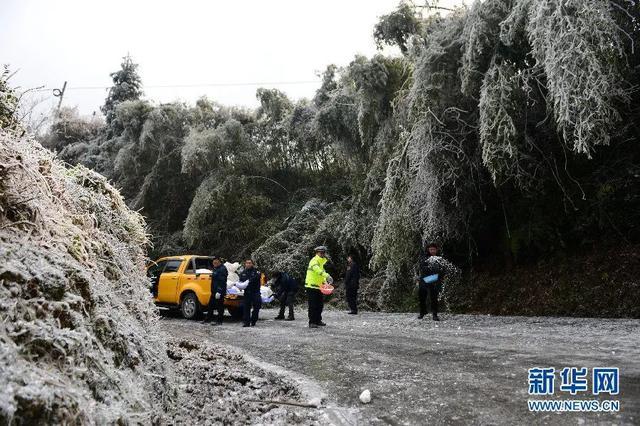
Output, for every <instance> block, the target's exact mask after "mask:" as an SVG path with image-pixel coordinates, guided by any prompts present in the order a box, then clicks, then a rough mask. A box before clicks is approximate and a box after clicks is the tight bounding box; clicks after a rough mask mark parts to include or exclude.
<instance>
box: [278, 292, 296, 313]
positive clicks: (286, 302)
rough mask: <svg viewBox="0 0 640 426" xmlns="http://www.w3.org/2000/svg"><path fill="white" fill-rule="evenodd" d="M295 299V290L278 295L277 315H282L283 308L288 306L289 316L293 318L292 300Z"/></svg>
mask: <svg viewBox="0 0 640 426" xmlns="http://www.w3.org/2000/svg"><path fill="white" fill-rule="evenodd" d="M295 300H296V292H295V291H288V292H286V293H283V294H282V296H280V313H279V314H278V316H279V317H284V310H285V309H286V308H287V307H288V308H289V318H293V302H295Z"/></svg>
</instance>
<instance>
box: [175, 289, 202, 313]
mask: <svg viewBox="0 0 640 426" xmlns="http://www.w3.org/2000/svg"><path fill="white" fill-rule="evenodd" d="M180 310H181V311H182V316H183V317H184V318H186V319H196V318H198V317H199V316H200V313H201V307H200V302H199V301H198V298H197V297H196V295H195V293H187V294H185V295H184V296H182V300H181V301H180Z"/></svg>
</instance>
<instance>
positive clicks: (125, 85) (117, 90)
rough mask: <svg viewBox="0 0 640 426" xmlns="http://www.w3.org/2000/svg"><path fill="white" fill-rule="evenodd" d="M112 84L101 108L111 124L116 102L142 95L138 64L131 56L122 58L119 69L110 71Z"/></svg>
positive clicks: (138, 97) (132, 99)
mask: <svg viewBox="0 0 640 426" xmlns="http://www.w3.org/2000/svg"><path fill="white" fill-rule="evenodd" d="M111 80H113V86H112V87H111V88H110V89H109V94H108V95H107V98H106V99H105V101H104V106H102V108H101V110H102V112H103V113H104V115H105V117H106V120H107V124H111V121H112V120H113V118H114V115H115V110H116V107H117V106H118V104H120V103H121V102H124V101H135V100H138V99H140V96H142V79H141V78H140V75H139V74H138V64H136V63H134V62H133V59H132V58H131V56H129V55H127V56H125V57H124V58H122V63H121V64H120V69H119V70H118V71H115V72H113V73H111Z"/></svg>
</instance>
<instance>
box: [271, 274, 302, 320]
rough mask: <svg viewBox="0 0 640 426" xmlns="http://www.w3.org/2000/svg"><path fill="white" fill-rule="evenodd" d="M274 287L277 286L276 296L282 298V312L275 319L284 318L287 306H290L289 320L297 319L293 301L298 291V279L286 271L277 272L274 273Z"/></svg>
mask: <svg viewBox="0 0 640 426" xmlns="http://www.w3.org/2000/svg"><path fill="white" fill-rule="evenodd" d="M273 278H274V283H273V285H274V287H275V288H276V298H277V299H278V300H280V313H279V314H278V316H277V317H275V319H277V320H283V319H285V317H284V310H285V308H287V307H288V308H289V316H288V317H287V318H286V320H287V321H293V320H295V317H294V315H293V303H294V301H295V299H296V293H298V281H296V279H295V278H292V277H290V276H289V274H287V273H286V272H276V273H274V274H273Z"/></svg>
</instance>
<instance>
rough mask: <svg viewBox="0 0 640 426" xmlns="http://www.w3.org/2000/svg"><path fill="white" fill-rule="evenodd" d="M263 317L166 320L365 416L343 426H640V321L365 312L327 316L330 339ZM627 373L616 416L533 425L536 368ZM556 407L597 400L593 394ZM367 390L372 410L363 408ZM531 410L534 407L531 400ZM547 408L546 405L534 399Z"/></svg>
mask: <svg viewBox="0 0 640 426" xmlns="http://www.w3.org/2000/svg"><path fill="white" fill-rule="evenodd" d="M304 314H305V313H304V312H300V313H298V319H297V320H296V321H294V322H284V321H274V320H273V319H272V318H273V317H274V316H275V315H276V312H275V311H273V310H263V311H261V321H260V322H258V325H257V326H256V327H252V328H241V324H240V323H239V322H234V321H232V320H230V319H229V321H228V322H227V323H225V324H224V325H223V326H222V327H216V326H212V325H210V324H201V323H200V322H195V321H187V320H183V319H181V318H177V317H175V316H169V317H167V316H165V317H164V318H163V323H162V324H163V326H164V328H165V329H166V330H167V332H168V333H169V334H171V335H172V336H189V337H194V338H196V339H203V340H208V341H210V342H213V343H218V344H223V345H226V346H231V347H234V348H237V349H239V350H240V351H242V352H244V353H248V354H250V355H251V356H252V357H253V358H256V359H258V360H260V361H264V362H266V363H269V364H272V365H275V366H277V367H276V368H280V369H281V370H282V372H283V373H285V374H289V373H291V374H295V375H296V376H297V377H304V378H306V380H309V381H310V382H313V383H314V385H319V388H321V389H322V390H323V391H324V393H325V395H326V399H327V401H326V404H328V405H329V406H331V405H334V406H340V407H353V408H358V410H357V411H356V414H355V416H352V417H351V418H349V417H342V418H341V419H337V418H336V419H334V422H335V423H358V424H373V425H383V424H391V425H400V424H411V425H414V424H461V425H462V424H505V425H507V424H508V425H513V424H524V423H527V424H595V423H598V424H618V425H621V424H640V320H615V319H585V318H551V317H494V316H473V315H442V319H443V321H441V322H439V323H436V322H434V321H431V320H430V319H426V318H425V319H424V320H418V319H417V318H416V316H415V315H413V314H395V313H392V314H390V313H373V312H364V313H362V314H360V315H357V316H353V315H347V314H345V313H343V312H339V311H329V312H326V311H325V314H324V320H325V321H326V322H327V323H328V326H327V327H323V328H319V329H309V328H308V327H307V322H306V318H305V315H304ZM570 366H575V367H588V368H589V371H591V368H593V367H619V368H620V389H621V392H620V395H617V396H613V397H609V396H608V395H607V396H606V397H604V398H603V397H602V396H600V398H601V399H617V400H619V401H620V405H621V409H620V412H618V413H613V414H612V413H531V412H529V411H528V407H527V400H528V399H530V396H529V395H528V393H527V392H528V379H527V370H528V369H529V368H532V367H555V368H556V370H559V369H562V368H563V367H570ZM559 380H560V379H559V377H557V378H556V381H557V383H556V395H554V396H553V397H552V398H553V399H570V398H580V399H592V398H597V397H593V396H590V395H589V394H588V393H587V394H585V395H580V396H577V397H571V395H570V394H569V393H564V392H562V393H561V392H559V389H558V386H559V384H560V383H559ZM364 389H369V390H370V391H371V394H372V397H373V399H372V401H371V403H370V404H368V405H364V404H362V403H360V401H359V399H358V396H359V394H360V393H361V391H362V390H364ZM532 399H533V398H532ZM535 399H539V398H535Z"/></svg>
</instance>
